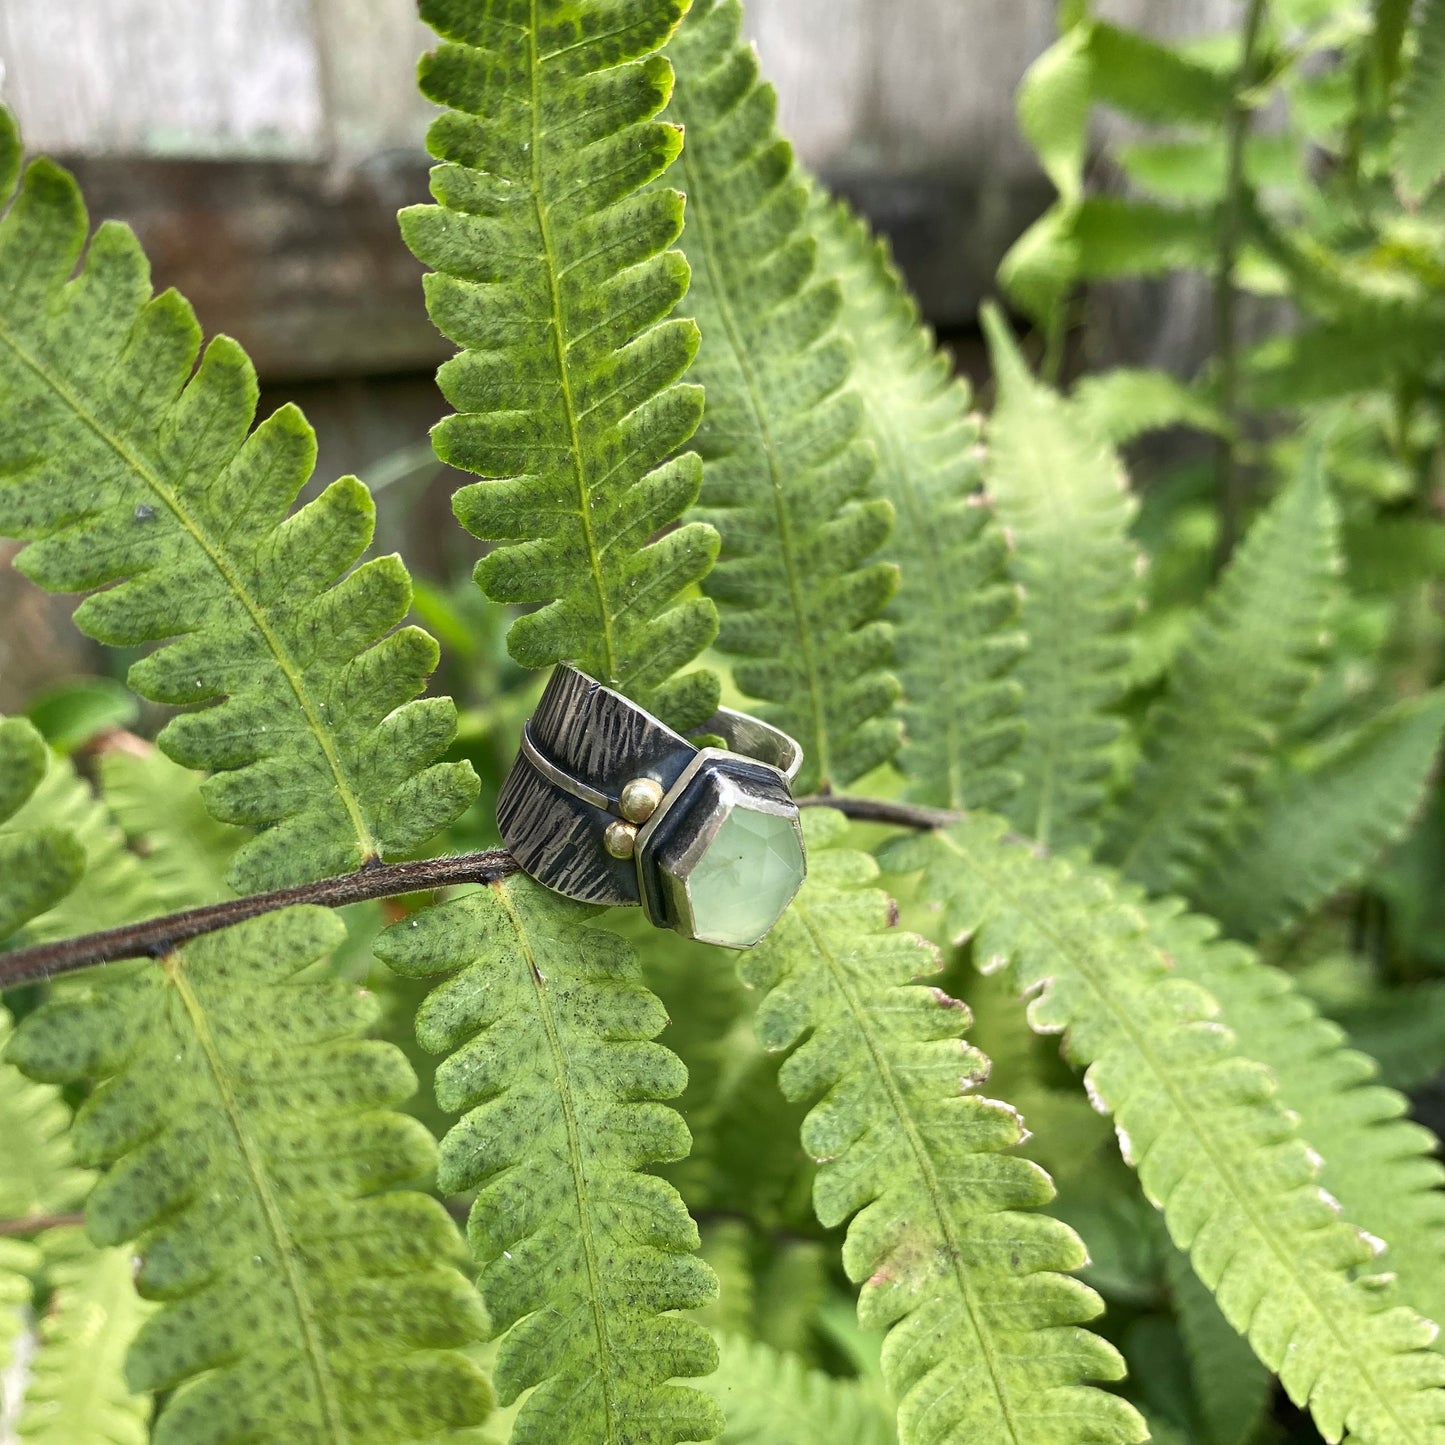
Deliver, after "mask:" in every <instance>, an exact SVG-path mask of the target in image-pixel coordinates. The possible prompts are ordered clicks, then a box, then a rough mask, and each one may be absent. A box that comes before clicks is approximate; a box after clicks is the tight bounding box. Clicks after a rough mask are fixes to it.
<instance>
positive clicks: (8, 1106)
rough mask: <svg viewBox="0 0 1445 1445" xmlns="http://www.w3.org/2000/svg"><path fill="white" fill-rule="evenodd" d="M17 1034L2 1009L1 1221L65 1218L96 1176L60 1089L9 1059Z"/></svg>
mask: <svg viewBox="0 0 1445 1445" xmlns="http://www.w3.org/2000/svg"><path fill="white" fill-rule="evenodd" d="M11 1034H12V1028H11V1020H10V1015H9V1014H8V1013H7V1012H6V1011H5V1010H4V1009H3V1008H0V1139H3V1140H4V1141H5V1154H4V1164H5V1167H4V1169H0V1219H5V1220H21V1219H28V1218H30V1217H31V1216H32V1215H46V1214H62V1213H65V1212H66V1211H68V1210H72V1209H75V1208H77V1207H78V1206H79V1205H80V1203H81V1202H82V1201H83V1200H84V1198H85V1196H86V1193H87V1191H88V1190H89V1189H90V1185H91V1182H92V1178H93V1176H92V1175H91V1174H90V1173H89V1172H88V1171H87V1170H84V1169H81V1168H78V1167H77V1165H76V1163H75V1156H74V1154H73V1153H72V1151H71V1148H70V1141H69V1138H68V1137H67V1133H66V1131H67V1130H68V1129H69V1127H70V1111H69V1109H67V1108H66V1107H65V1104H64V1102H63V1101H62V1099H61V1097H60V1091H59V1090H58V1089H54V1088H52V1087H51V1086H50V1085H48V1084H37V1083H34V1082H33V1081H32V1080H30V1079H27V1078H26V1077H25V1076H24V1075H23V1074H21V1073H20V1071H19V1070H18V1069H16V1068H14V1067H13V1066H11V1065H9V1064H6V1063H5V1062H4V1061H3V1055H4V1051H5V1048H6V1046H7V1045H8V1043H9V1042H10V1038H11Z"/></svg>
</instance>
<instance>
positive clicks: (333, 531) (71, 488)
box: [0, 112, 478, 890]
mask: <svg viewBox="0 0 1445 1445" xmlns="http://www.w3.org/2000/svg"><path fill="white" fill-rule="evenodd" d="M19 159H20V146H19V141H18V138H17V136H16V133H15V128H14V123H13V121H12V120H11V118H10V116H9V114H8V113H4V112H0V198H3V199H0V205H3V204H5V201H6V200H8V198H9V197H10V195H11V190H12V187H13V185H14V182H15V176H16V173H17V171H18V168H19ZM87 227H88V223H87V219H86V213H85V208H84V205H83V204H82V202H81V198H80V193H79V191H78V189H77V188H76V185H75V182H74V181H73V180H72V179H71V178H70V177H69V176H68V175H67V174H66V173H65V172H63V171H61V170H59V169H58V168H57V167H55V166H54V165H52V164H51V163H50V162H48V161H43V160H42V161H36V162H35V163H34V164H33V165H31V166H30V167H29V168H28V170H27V171H26V173H25V177H24V180H23V181H22V182H21V184H20V187H19V191H18V193H17V194H16V197H15V199H14V202H13V204H11V205H10V207H9V211H8V213H7V214H6V215H5V218H4V220H3V221H0V297H3V302H0V418H3V419H4V420H3V421H0V534H3V535H6V536H12V537H19V538H24V539H35V540H33V541H32V543H31V545H30V546H29V547H27V548H26V549H25V550H24V551H23V552H22V553H21V554H20V555H19V557H18V558H17V560H16V565H17V567H19V568H20V570H21V571H23V572H24V573H25V574H26V575H27V576H29V577H31V578H33V579H34V580H35V581H36V582H38V583H39V584H40V585H41V586H43V587H46V588H49V589H51V590H54V591H64V592H86V591H92V589H95V588H104V589H105V590H102V591H99V592H95V593H94V595H92V596H90V597H89V598H88V599H87V600H86V601H84V602H83V603H82V604H81V605H80V607H79V608H78V609H77V611H76V614H75V620H76V623H77V624H78V625H79V626H80V627H81V629H82V630H83V631H85V632H86V633H87V634H88V635H89V636H92V637H95V638H97V639H99V640H100V641H102V642H108V643H112V644H116V645H130V644H135V643H147V642H161V641H164V640H165V639H174V640H172V641H170V642H169V643H168V645H165V646H163V647H161V648H160V649H159V650H158V651H155V652H152V653H151V654H150V655H149V656H147V657H145V658H143V659H142V660H141V661H140V662H138V663H136V664H135V666H134V667H132V668H131V672H130V682H131V686H132V687H134V688H135V689H136V691H137V692H139V693H141V694H142V695H143V696H145V697H148V698H150V699H151V700H152V701H155V702H162V703H178V704H184V705H187V706H188V707H192V706H194V705H195V704H198V703H207V702H215V703H216V705H215V706H212V707H209V708H206V709H203V710H200V711H188V712H185V713H183V714H181V715H179V716H177V717H174V718H172V719H171V721H170V722H169V723H168V724H167V726H166V728H165V729H164V731H163V732H162V733H161V737H160V742H161V745H162V747H164V748H165V750H166V751H167V752H168V753H169V754H170V755H171V756H172V757H173V758H175V759H176V760H177V761H178V762H181V763H184V764H185V765H186V766H188V767H195V768H205V769H208V770H211V771H213V772H214V773H215V774H216V775H215V776H214V777H212V778H211V779H210V780H209V781H208V783H207V786H206V801H207V805H208V806H209V807H210V808H211V810H212V811H213V812H214V813H215V814H216V816H217V817H219V818H222V819H224V820H226V821H229V822H234V823H242V824H248V825H252V826H259V827H262V828H264V829H265V830H266V831H264V832H262V833H261V835H260V836H259V837H257V838H255V839H254V840H252V841H251V842H249V843H247V844H246V846H245V847H244V848H243V849H242V850H241V852H240V854H239V855H238V858H237V860H236V865H235V869H234V872H233V881H234V882H235V884H236V886H237V887H238V888H241V889H243V890H249V889H258V888H266V887H272V886H278V885H281V884H287V883H296V882H299V881H302V880H306V879H311V878H316V877H321V876H324V875H326V874H330V873H340V872H345V871H347V870H349V869H352V868H356V867H359V866H360V865H361V864H362V863H364V862H365V861H366V860H367V859H370V858H375V857H377V856H379V855H381V854H383V853H386V852H395V851H402V850H406V849H410V848H412V847H414V846H416V845H417V844H419V843H421V842H423V841H424V840H425V839H426V838H428V837H430V836H431V835H432V834H433V833H434V832H436V831H437V829H439V828H440V827H442V826H443V825H444V824H446V823H447V822H449V821H450V820H451V819H453V818H454V817H456V816H457V815H458V814H459V813H460V812H461V811H462V809H463V808H465V807H466V806H467V805H468V804H469V803H470V802H471V800H472V798H473V797H474V796H475V795H476V790H477V786H478V785H477V780H476V776H475V774H474V773H473V772H472V769H471V766H470V765H469V764H466V763H434V762H433V760H434V759H435V758H436V757H438V756H439V754H440V753H441V752H442V751H443V749H445V748H446V747H447V745H448V744H449V743H450V741H451V738H452V735H453V733H454V731H455V725H456V718H455V708H454V707H453V706H452V704H451V703H450V702H449V701H447V700H445V699H442V698H433V699H428V700H425V701H416V702H413V701H410V700H411V699H412V698H414V697H415V695H416V694H417V693H418V692H420V691H421V689H422V687H423V686H424V684H425V681H426V677H427V674H428V673H429V672H430V671H431V669H432V667H433V666H434V665H435V662H436V644H435V643H434V642H433V641H432V640H431V638H430V637H428V636H427V635H426V634H425V633H423V632H420V631H419V630H417V629H416V628H403V629H401V630H400V631H394V630H393V629H395V628H396V626H397V624H398V623H399V622H400V621H401V620H402V618H403V617H404V616H405V615H406V611H407V608H408V607H409V605H410V600H411V584H410V580H409V579H408V577H407V574H406V571H405V569H404V568H403V566H402V564H401V562H400V560H399V559H397V558H396V557H384V558H376V559H373V560H372V561H370V562H368V563H366V564H365V565H363V566H361V567H360V568H357V569H356V570H352V566H353V564H354V563H355V562H356V560H357V559H358V558H359V557H360V556H361V554H362V552H363V551H364V549H365V548H366V546H367V544H368V543H369V542H370V540H371V533H372V524H373V506H372V502H371V498H370V496H369V495H368V493H367V492H366V489H365V488H364V487H363V486H362V485H361V483H360V482H358V481H356V480H355V478H344V479H343V480H341V481H339V482H336V483H334V484H333V485H332V486H331V487H329V488H328V489H327V490H326V491H325V492H323V493H322V495H321V496H320V497H318V498H317V499H316V500H315V501H313V502H311V503H309V504H308V505H307V506H305V507H303V508H302V509H301V510H300V511H298V512H296V513H295V514H294V515H292V516H290V517H289V518H288V517H287V512H288V510H289V509H290V507H291V505H292V503H293V502H294V501H295V500H296V497H297V494H298V493H299V492H300V490H301V488H302V486H303V485H304V484H305V482H306V480H307V478H308V477H309V475H310V473H311V468H312V465H313V463H314V460H315V450H316V443H315V438H314V436H313V434H312V431H311V428H310V427H309V426H308V425H307V424H306V422H305V420H304V418H303V417H302V416H301V413H300V412H299V411H297V410H296V408H295V407H293V406H286V407H282V408H281V409H280V410H278V411H277V412H275V413H273V414H272V415H271V416H270V417H268V418H267V420H266V421H264V422H262V423H261V425H260V426H259V427H257V428H256V429H255V430H254V431H249V429H250V426H251V422H252V419H253V417H254V415H255V410H256V395H257V393H256V377H255V373H254V371H253V369H252V367H251V363H250V361H249V360H248V359H247V358H246V355H245V353H244V352H242V351H241V349H240V347H238V346H237V345H236V344H235V342H233V341H231V340H229V339H227V338H225V337H220V338H217V339H216V340H215V341H213V342H212V343H211V344H210V346H209V347H207V348H206V352H205V356H204V359H203V360H202V362H201V365H200V368H199V369H198V370H197V371H196V372H195V374H194V376H193V375H192V367H193V366H194V363H195V360H196V356H197V352H198V350H199V347H200V333H199V330H198V328H197V326H196V322H195V318H194V316H193V315H192V313H191V310H190V308H189V306H188V305H187V304H186V303H185V302H184V301H183V300H182V299H181V298H180V297H179V296H178V295H176V293H175V292H173V291H168V292H166V293H164V294H163V295H161V296H158V297H154V298H153V297H152V296H151V283H150V274H149V268H148V266H147V264H146V261H145V257H144V256H143V255H142V253H141V250H140V246H139V244H138V243H137V241H136V239H135V237H134V236H133V235H132V234H131V232H130V231H129V230H128V229H127V228H126V227H124V226H121V225H117V224H115V223H113V222H106V223H105V224H104V225H103V226H101V227H100V229H99V230H98V231H97V232H96V233H95V235H94V237H93V238H92V239H91V241H90V244H89V246H88V247H87V246H86V234H87ZM82 253H84V254H83V258H82ZM77 265H79V270H78V273H77V274H76V275H75V276H74V279H71V276H72V272H73V271H76V268H77ZM248 431H249V435H248ZM108 584H114V585H108ZM217 699H221V700H220V701H216V700H217ZM429 764H430V766H428V765H429Z"/></svg>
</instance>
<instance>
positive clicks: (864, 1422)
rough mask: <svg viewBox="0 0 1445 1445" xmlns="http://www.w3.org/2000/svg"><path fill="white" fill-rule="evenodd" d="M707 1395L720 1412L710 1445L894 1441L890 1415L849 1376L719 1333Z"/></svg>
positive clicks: (886, 1444)
mask: <svg viewBox="0 0 1445 1445" xmlns="http://www.w3.org/2000/svg"><path fill="white" fill-rule="evenodd" d="M719 1346H720V1349H719V1356H720V1362H719V1364H718V1369H717V1373H716V1374H715V1375H713V1376H712V1377H711V1378H710V1379H709V1380H708V1385H707V1388H708V1393H709V1394H711V1395H712V1396H713V1398H714V1399H716V1400H717V1402H718V1404H719V1405H721V1406H722V1408H723V1410H724V1411H725V1412H726V1414H727V1420H728V1423H727V1429H726V1430H724V1431H723V1433H722V1434H721V1435H720V1436H719V1437H718V1445H895V1442H896V1441H897V1439H898V1435H897V1432H896V1431H895V1430H894V1427H893V1412H892V1411H891V1410H890V1409H888V1407H887V1405H886V1403H885V1402H884V1401H882V1400H878V1399H875V1398H873V1397H872V1396H871V1395H869V1394H868V1393H867V1392H866V1391H865V1390H864V1389H863V1387H862V1386H861V1385H860V1384H859V1382H858V1381H857V1380H840V1379H837V1378H835V1377H834V1376H832V1375H825V1374H823V1373H822V1372H821V1371H819V1370H810V1369H809V1368H808V1366H807V1365H806V1364H804V1363H803V1361H802V1360H800V1359H799V1358H798V1357H797V1356H796V1355H785V1354H782V1353H780V1352H779V1351H778V1350H774V1349H772V1348H770V1347H769V1346H767V1345H764V1344H759V1343H757V1342H756V1341H752V1340H746V1339H743V1338H742V1337H741V1336H738V1335H724V1336H722V1338H721V1339H720V1341H719Z"/></svg>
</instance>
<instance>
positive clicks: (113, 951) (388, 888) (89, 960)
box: [0, 793, 963, 988]
mask: <svg viewBox="0 0 1445 1445" xmlns="http://www.w3.org/2000/svg"><path fill="white" fill-rule="evenodd" d="M798 805H799V807H803V808H836V809H837V810H838V811H839V812H840V813H842V814H844V815H845V816H846V817H849V818H854V819H857V820H858V821H860V822H872V823H891V824H893V825H895V826H897V827H903V828H920V829H932V828H946V827H948V826H949V825H950V824H951V823H956V822H958V821H959V820H960V819H961V818H962V817H963V814H962V813H951V812H947V811H945V810H944V809H942V808H923V807H918V806H916V805H915V804H912V803H897V802H893V801H891V800H889V799H885V798H848V797H841V796H837V795H835V794H831V793H830V794H822V795H819V796H817V797H811V798H800V799H799V800H798ZM518 871H520V865H519V864H518V863H517V861H516V859H514V858H513V857H512V855H511V854H510V853H508V852H505V851H504V850H502V849H494V850H492V851H491V852H487V853H464V854H460V855H457V856H454V857H450V858H424V859H421V860H420V861H418V862H414V863H376V864H373V865H372V866H370V867H368V868H361V869H359V870H358V871H357V872H355V873H346V874H343V875H342V876H341V877H339V878H323V879H322V880H321V881H320V882H317V883H303V884H301V885H300V886H299V887H296V888H282V889H279V890H277V891H276V892H274V893H255V894H252V895H250V896H249V897H247V898H232V899H228V900H227V901H226V902H224V903H212V904H209V905H207V906H206V907H204V908H189V909H187V910H186V911H185V912H183V913H168V914H166V915H164V916H163V917H160V918H148V919H146V920H145V922H143V923H130V924H126V925H125V926H124V927H122V928H109V929H106V930H105V931H104V932H103V933H87V934H84V935H82V936H81V937H79V938H66V939H62V940H61V941H60V942H58V943H38V944H34V945H32V946H31V947H29V948H17V949H15V950H13V951H12V952H10V953H6V954H0V988H13V987H14V986H15V985H16V984H21V983H31V982H34V981H35V980H37V979H46V978H58V977H60V976H61V975H62V974H67V973H75V972H77V971H78V970H80V969H82V968H93V967H95V966H96V965H97V964H102V963H118V962H120V961H121V960H122V959H128V958H164V957H165V956H166V955H167V954H169V953H173V952H174V951H175V950H176V949H177V948H179V947H180V945H181V944H183V943H187V942H189V941H190V940H191V939H193V938H200V937H201V936H202V935H203V934H207V933H218V932H220V931H221V930H222V929H224V928H231V927H234V926H235V925H236V924H238V923H244V922H245V921H246V920H247V919H250V918H259V917H260V916H261V915H262V914H264V913H274V912H276V911H277V910H278V909H282V908H292V907H295V906H296V905H298V904H303V903H314V904H321V905H323V906H325V907H329V908H339V907H341V906H342V905H343V904H346V903H362V902H365V901H367V900H368V899H374V898H393V897H396V896H398V895H400V894H405V893H426V892H430V891H432V890H433V889H437V888H449V887H452V886H454V885H456V884H459V883H495V882H497V881H498V880H499V879H501V878H505V877H507V876H508V875H510V874H512V873H516V872H518Z"/></svg>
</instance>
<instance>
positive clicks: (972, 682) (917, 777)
mask: <svg viewBox="0 0 1445 1445" xmlns="http://www.w3.org/2000/svg"><path fill="white" fill-rule="evenodd" d="M809 215H810V221H811V230H812V232H813V234H814V235H815V236H816V237H817V240H818V248H819V249H818V266H819V271H820V272H821V273H822V274H823V275H825V276H830V277H833V278H834V279H836V280H837V282H838V283H839V285H840V287H841V290H842V295H843V312H842V330H843V334H844V335H845V336H846V337H847V338H848V340H849V341H850V342H852V345H853V354H854V366H853V375H854V380H855V383H856V385H857V389H858V394H859V396H860V397H861V399H862V402H863V414H864V435H865V436H867V437H868V439H869V440H870V441H872V442H873V444H874V447H875V448H876V450H877V453H878V469H877V471H876V473H875V474H874V478H873V490H874V492H875V494H877V495H879V496H883V497H886V498H887V499H888V500H889V501H890V502H892V504H893V508H894V513H895V520H894V526H893V533H892V535H891V537H890V538H889V540H888V542H887V543H886V544H885V546H884V548H883V551H882V553H881V554H880V555H881V556H882V557H883V558H884V560H885V561H889V562H892V563H894V564H896V565H897V567H898V569H899V575H900V577H901V579H902V581H901V583H900V586H899V591H898V595H897V596H896V597H895V598H894V599H893V602H892V603H891V604H890V608H889V612H888V614H887V615H888V617H889V619H890V620H891V621H892V622H893V624H894V627H895V634H896V645H895V661H896V665H897V672H898V676H899V680H900V681H901V682H902V684H903V731H904V744H903V747H902V750H901V751H900V753H899V756H898V765H899V767H901V768H902V769H903V771H904V772H905V773H907V774H908V775H909V778H910V780H911V781H910V785H909V787H908V790H907V796H908V797H910V798H912V799H914V800H915V801H917V802H921V803H930V804H934V805H936V806H938V807H945V808H977V807H997V806H998V805H999V804H1000V803H1001V802H1002V801H1003V799H1004V798H1006V797H1007V796H1008V795H1009V794H1010V793H1011V792H1012V791H1013V790H1014V788H1015V787H1017V784H1018V780H1017V778H1016V776H1015V775H1014V774H1012V773H1011V772H1010V771H1009V758H1010V755H1011V754H1012V753H1013V751H1014V750H1015V749H1016V748H1017V747H1018V744H1019V739H1020V737H1021V735H1022V733H1023V726H1022V724H1021V723H1020V721H1019V719H1018V705H1019V689H1018V685H1017V684H1016V683H1014V682H1013V681H1011V680H1010V677H1009V674H1010V672H1011V670H1012V669H1013V667H1014V666H1015V665H1016V663H1017V661H1018V658H1019V655H1020V654H1021V653H1022V652H1023V650H1024V638H1023V634H1022V633H1020V632H1019V631H1018V630H1017V627H1016V625H1015V624H1016V621H1017V616H1018V593H1017V590H1016V589H1015V588H1014V586H1013V585H1012V584H1011V583H1010V581H1009V579H1008V576H1007V572H1006V558H1007V552H1008V548H1007V544H1006V542H1005V540H1004V537H1003V533H1002V531H1001V530H1000V529H999V528H998V527H997V526H996V525H994V523H993V518H992V514H991V512H990V510H989V507H988V504H987V502H986V501H985V499H984V498H983V497H982V496H980V495H978V488H979V483H980V480H981V475H982V473H981V468H980V466H979V462H978V457H979V452H980V448H979V439H978V424H977V422H976V421H975V420H974V419H973V418H972V417H971V416H970V415H969V412H968V404H969V394H968V388H967V387H966V386H965V384H964V383H963V382H962V381H957V380H952V379H951V378H950V371H951V368H950V365H949V361H948V358H947V357H945V356H944V355H942V354H941V353H940V352H939V351H938V350H937V349H936V348H935V347H934V345H933V338H932V337H931V336H930V334H929V333H928V332H927V331H926V330H924V328H923V325H922V322H921V320H920V318H919V314H918V307H917V304H916V303H915V302H914V301H913V299H912V298H911V297H910V296H909V295H908V293H907V291H906V290H905V289H904V286H903V282H902V279H901V278H900V276H899V275H898V272H897V270H896V269H895V267H894V265H893V262H892V259H891V258H890V256H889V254H888V248H887V245H886V243H885V242H882V241H875V240H873V239H872V238H870V236H869V235H868V231H867V228H866V227H865V226H864V225H863V223H862V222H861V221H859V220H858V219H856V218H855V217H854V216H852V215H851V214H850V213H849V212H848V210H847V208H846V207H845V206H844V205H842V204H841V203H840V202H834V201H829V200H828V199H827V198H826V197H825V196H824V195H823V193H822V192H821V191H820V190H818V189H816V188H815V189H814V191H813V200H812V204H811V207H810V213H809Z"/></svg>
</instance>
